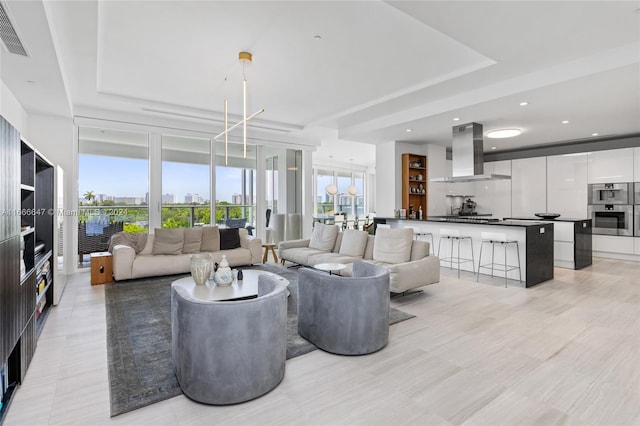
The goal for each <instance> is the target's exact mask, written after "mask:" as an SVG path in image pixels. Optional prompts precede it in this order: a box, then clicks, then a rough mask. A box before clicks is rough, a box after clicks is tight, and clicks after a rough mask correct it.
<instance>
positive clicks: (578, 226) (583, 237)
mask: <svg viewBox="0 0 640 426" xmlns="http://www.w3.org/2000/svg"><path fill="white" fill-rule="evenodd" d="M505 220H526V221H530V222H544V223H553V224H554V229H553V235H554V238H553V239H554V243H553V250H554V258H553V264H554V266H556V267H559V268H567V269H582V268H584V267H586V266H589V265H591V263H592V247H591V219H574V218H564V217H557V218H555V219H540V218H531V217H522V218H505Z"/></svg>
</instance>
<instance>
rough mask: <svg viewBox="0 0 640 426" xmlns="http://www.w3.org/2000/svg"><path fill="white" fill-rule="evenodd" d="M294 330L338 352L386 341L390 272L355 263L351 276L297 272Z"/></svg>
mask: <svg viewBox="0 0 640 426" xmlns="http://www.w3.org/2000/svg"><path fill="white" fill-rule="evenodd" d="M298 333H299V334H300V336H302V337H304V338H305V339H307V340H308V341H310V342H311V343H313V344H314V345H316V346H317V347H319V348H320V349H322V350H325V351H327V352H331V353H335V354H339V355H364V354H368V353H371V352H375V351H378V350H380V349H382V348H383V347H385V346H386V345H387V342H388V340H389V271H388V270H387V269H384V268H381V267H379V266H375V265H372V264H369V263H366V262H355V263H354V264H353V277H341V276H339V275H329V274H327V273H326V272H320V271H317V270H315V269H307V268H302V269H300V270H299V271H298Z"/></svg>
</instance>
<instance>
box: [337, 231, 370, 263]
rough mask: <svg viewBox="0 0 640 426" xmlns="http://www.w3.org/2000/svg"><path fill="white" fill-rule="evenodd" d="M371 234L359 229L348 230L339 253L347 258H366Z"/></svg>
mask: <svg viewBox="0 0 640 426" xmlns="http://www.w3.org/2000/svg"><path fill="white" fill-rule="evenodd" d="M368 236H369V233H367V232H364V231H359V230H357V229H347V230H345V231H344V232H343V233H342V244H340V251H339V252H338V253H340V254H342V255H345V256H359V257H363V256H364V249H365V247H366V246H367V237H368Z"/></svg>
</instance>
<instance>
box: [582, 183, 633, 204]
mask: <svg viewBox="0 0 640 426" xmlns="http://www.w3.org/2000/svg"><path fill="white" fill-rule="evenodd" d="M632 185H633V184H630V183H592V184H589V192H588V196H589V204H599V205H600V204H633V200H631V199H630V198H629V195H630V192H631V186H632Z"/></svg>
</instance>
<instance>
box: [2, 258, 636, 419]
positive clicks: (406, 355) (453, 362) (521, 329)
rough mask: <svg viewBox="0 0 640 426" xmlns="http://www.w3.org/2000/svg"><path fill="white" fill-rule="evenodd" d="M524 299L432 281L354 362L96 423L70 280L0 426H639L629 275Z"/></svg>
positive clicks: (599, 270)
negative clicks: (233, 401) (239, 400)
mask: <svg viewBox="0 0 640 426" xmlns="http://www.w3.org/2000/svg"><path fill="white" fill-rule="evenodd" d="M594 260H595V261H594V264H593V266H591V267H589V268H586V269H584V270H581V271H571V270H566V269H556V270H555V279H554V280H552V281H548V282H546V283H543V284H540V285H538V286H536V287H533V288H529V289H524V288H522V287H519V286H518V284H517V283H516V282H510V283H509V287H508V288H504V282H503V281H502V280H500V279H494V280H492V279H490V278H482V279H481V280H480V283H479V284H477V283H476V282H475V279H474V277H472V276H471V274H463V276H462V277H461V278H460V279H458V278H457V277H456V274H455V273H452V272H451V271H449V270H448V269H444V268H443V269H442V279H441V282H440V283H438V284H435V285H431V286H428V287H425V289H424V293H423V294H416V295H412V296H407V297H404V298H399V299H393V300H392V304H393V305H394V306H396V307H398V308H400V309H402V310H404V311H406V312H410V313H412V314H415V315H416V316H417V318H414V319H411V320H408V321H405V322H402V323H400V324H397V325H394V326H392V327H391V329H390V339H389V345H388V346H387V347H386V348H385V349H383V350H382V351H380V352H378V353H376V354H372V355H368V356H362V357H341V356H335V355H330V354H327V353H324V352H322V351H314V352H312V353H310V354H307V355H303V356H300V357H298V358H295V359H292V360H290V361H287V370H286V375H285V378H284V380H283V382H282V383H281V384H280V386H279V387H277V388H276V389H275V390H274V391H272V392H271V393H269V394H267V395H266V396H264V397H262V398H259V399H257V400H255V401H251V402H248V403H245V404H240V405H236V406H228V407H211V406H205V405H200V404H197V403H194V402H192V401H190V400H188V399H187V398H186V397H184V396H180V397H176V398H173V399H171V400H167V401H164V402H161V403H158V404H155V405H152V406H149V407H145V408H143V409H140V410H137V411H134V412H131V413H127V414H123V415H120V416H117V417H114V418H110V417H109V388H108V382H107V375H108V372H107V351H106V339H105V330H106V326H105V308H104V287H103V286H93V287H92V286H90V285H89V274H88V273H87V272H82V273H79V274H77V275H75V276H74V277H72V278H71V280H70V282H69V285H68V287H67V289H66V291H65V294H64V297H63V299H62V302H61V304H60V305H59V306H58V307H56V308H55V309H54V310H53V312H52V313H51V315H50V316H49V319H48V321H47V324H46V326H45V329H44V331H43V333H42V336H41V338H40V340H39V341H38V348H37V351H36V354H35V358H34V360H33V363H32V364H31V367H30V369H29V372H28V374H27V377H26V380H25V382H24V384H23V385H22V387H21V388H20V389H19V390H18V392H17V395H16V397H15V399H14V401H13V403H12V405H11V407H10V409H9V412H8V416H7V418H6V420H5V424H6V425H47V424H52V425H54V424H65V425H76V424H77V425H94V424H107V423H109V424H132V425H142V424H153V425H200V424H207V425H211V424H216V425H217V424H221V425H225V424H226V425H263V424H266V425H347V424H348V425H352V424H361V425H449V424H452V425H460V424H465V425H544V426H547V425H555V424H561V425H639V424H640V263H637V262H625V261H614V260H608V259H594Z"/></svg>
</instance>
